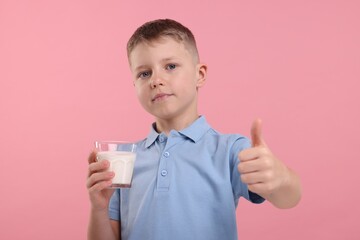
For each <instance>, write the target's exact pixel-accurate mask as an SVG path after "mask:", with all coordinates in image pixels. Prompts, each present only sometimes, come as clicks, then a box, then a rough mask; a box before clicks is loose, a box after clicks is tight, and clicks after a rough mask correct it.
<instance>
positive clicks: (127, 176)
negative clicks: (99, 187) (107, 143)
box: [97, 151, 136, 187]
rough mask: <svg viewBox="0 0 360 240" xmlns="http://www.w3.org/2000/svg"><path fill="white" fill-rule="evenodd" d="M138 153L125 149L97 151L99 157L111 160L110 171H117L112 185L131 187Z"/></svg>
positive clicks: (99, 158)
mask: <svg viewBox="0 0 360 240" xmlns="http://www.w3.org/2000/svg"><path fill="white" fill-rule="evenodd" d="M135 158H136V154H135V153H133V152H123V151H103V152H98V153H97V159H98V160H99V161H101V160H108V161H109V162H110V167H109V171H113V172H115V176H114V178H113V179H112V180H113V181H112V187H130V186H131V179H132V175H133V170H134V162H135Z"/></svg>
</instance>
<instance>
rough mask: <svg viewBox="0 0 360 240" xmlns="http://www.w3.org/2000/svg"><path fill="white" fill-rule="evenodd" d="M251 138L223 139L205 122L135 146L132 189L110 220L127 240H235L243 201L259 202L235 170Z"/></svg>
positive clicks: (114, 201)
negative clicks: (239, 154) (237, 220)
mask: <svg viewBox="0 0 360 240" xmlns="http://www.w3.org/2000/svg"><path fill="white" fill-rule="evenodd" d="M248 147H250V142H249V140H248V139H247V138H245V137H244V136H241V135H235V134H220V133H218V132H217V131H215V130H214V129H212V128H211V127H210V125H209V124H208V123H207V122H206V120H205V117H203V116H202V117H199V118H198V119H197V120H196V121H195V122H194V123H193V124H192V125H191V126H189V127H187V128H185V129H183V130H181V131H179V132H178V131H175V130H172V131H170V133H169V135H168V136H166V135H165V134H163V133H161V134H159V133H157V132H156V131H155V129H154V125H153V126H152V128H151V131H150V133H149V135H148V137H147V138H146V139H144V140H142V141H140V142H138V143H137V156H136V161H135V169H134V175H133V181H132V186H131V188H130V189H118V190H116V191H115V193H114V195H113V196H112V198H111V200H110V206H109V215H110V218H111V219H113V220H118V221H121V235H122V239H123V240H151V239H154V240H184V239H196V240H202V239H204V240H212V239H213V240H220V239H221V240H234V239H237V229H236V214H235V209H236V206H237V203H238V200H239V198H240V197H244V198H246V199H248V200H250V201H252V202H255V203H260V202H263V201H264V199H263V198H261V197H259V196H258V195H256V194H254V193H251V192H249V191H248V188H247V185H246V184H244V183H242V182H241V180H240V174H239V172H238V170H237V165H238V163H239V159H238V153H239V152H240V151H241V150H243V149H245V148H248Z"/></svg>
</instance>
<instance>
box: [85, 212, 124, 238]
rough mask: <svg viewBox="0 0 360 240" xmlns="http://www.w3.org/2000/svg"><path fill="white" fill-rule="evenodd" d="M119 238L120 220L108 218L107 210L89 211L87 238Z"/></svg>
mask: <svg viewBox="0 0 360 240" xmlns="http://www.w3.org/2000/svg"><path fill="white" fill-rule="evenodd" d="M100 239H101V240H119V239H121V237H120V222H119V221H115V220H111V219H109V216H108V212H107V211H94V210H92V211H90V222H89V227H88V240H100Z"/></svg>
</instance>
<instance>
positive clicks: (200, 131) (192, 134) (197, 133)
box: [145, 116, 211, 148]
mask: <svg viewBox="0 0 360 240" xmlns="http://www.w3.org/2000/svg"><path fill="white" fill-rule="evenodd" d="M210 128H211V127H210V125H209V124H208V123H207V121H206V119H205V117H204V116H200V117H199V118H198V119H196V120H195V121H194V122H193V123H192V124H191V125H190V126H188V127H187V128H184V129H183V130H181V131H179V133H180V134H182V135H184V136H185V137H187V138H189V139H191V140H192V141H193V142H197V141H199V140H200V138H201V137H202V136H203V135H204V134H205V133H206V132H207V131H208V130H209V129H210ZM159 135H160V134H159V133H158V132H156V130H155V123H153V124H152V125H151V129H150V133H149V135H148V136H147V139H146V143H145V147H146V148H148V147H150V146H151V144H153V143H154V142H155V141H156V139H157V138H158V137H159Z"/></svg>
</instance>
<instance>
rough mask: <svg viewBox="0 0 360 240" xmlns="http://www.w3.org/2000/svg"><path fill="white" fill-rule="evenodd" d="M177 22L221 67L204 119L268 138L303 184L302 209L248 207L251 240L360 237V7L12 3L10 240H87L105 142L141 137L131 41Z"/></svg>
mask: <svg viewBox="0 0 360 240" xmlns="http://www.w3.org/2000/svg"><path fill="white" fill-rule="evenodd" d="M165 17H168V18H173V19H176V20H178V21H180V22H182V23H183V24H185V25H186V26H188V27H189V28H190V29H192V31H193V32H194V34H195V36H196V38H197V41H198V46H199V51H200V54H201V60H202V61H203V62H206V63H207V64H208V67H209V75H208V82H207V85H206V86H205V87H204V88H203V89H201V91H200V97H201V100H200V111H201V113H202V114H204V115H205V116H206V117H207V120H208V121H209V122H210V123H211V124H212V126H213V127H215V128H216V129H218V130H219V131H221V132H224V133H230V132H232V133H235V132H236V133H243V134H245V135H249V131H250V125H251V122H252V120H253V119H254V118H256V117H257V116H259V117H261V118H262V119H263V123H264V124H263V129H264V130H263V132H264V138H265V140H266V141H267V143H268V145H270V147H271V148H272V150H273V152H275V153H276V154H277V155H278V156H279V157H280V158H281V159H282V160H283V161H284V162H286V163H287V164H288V165H289V166H291V167H292V168H294V169H296V171H297V172H298V173H299V174H300V176H301V178H302V184H303V199H302V201H301V203H300V205H299V206H298V207H296V208H294V209H291V210H278V209H275V208H274V207H272V206H271V205H270V204H269V203H265V204H263V205H260V206H258V205H252V204H250V203H248V202H246V201H240V204H239V207H238V211H237V216H238V231H239V238H240V239H261V238H264V239H269V240H270V239H292V240H300V239H324V240H325V239H326V240H329V239H330V240H331V239H334V240H335V239H360V225H359V217H360V207H359V202H360V193H359V189H360V188H359V183H360V181H359V180H360V178H359V175H360V174H359V168H360V164H359V162H360V150H359V148H360V137H359V136H360V127H359V123H360V98H359V88H360V44H359V43H360V3H359V1H356V0H354V1H350V0H349V1H346V0H338V1H331V0H326V1H325V0H324V1H320V0H318V1H317V0H309V1H286V0H279V1H278V0H275V1H267V0H263V1H260V0H258V1H237V0H233V1H229V0H223V1H204V0H203V1H193V0H186V1H185V0H183V1H177V2H171V1H170V2H169V1H161V0H156V1H142V2H141V3H140V2H137V1H120V0H117V1H115V0H113V1H88V0H86V1H85V0H84V1H81V0H71V1H70V0H68V1H45V0H43V1H40V0H37V1H30V0H29V1H24V0H19V1H12V0H1V1H0V152H1V160H0V194H1V195H0V196H1V197H0V239H37V240H42V239H53V240H57V239H85V238H86V228H87V222H88V209H89V202H88V196H87V191H86V188H85V181H86V174H87V156H88V154H89V152H90V151H91V149H92V147H93V142H94V140H96V139H118V140H138V139H140V138H143V137H145V136H146V135H147V133H148V130H149V125H150V123H151V122H152V117H151V116H148V115H147V113H146V112H145V111H144V110H142V109H141V107H140V104H139V103H138V102H137V99H136V97H135V91H134V88H133V86H132V83H131V79H130V72H129V70H128V66H127V59H126V54H125V44H126V42H127V40H128V38H129V37H130V35H131V34H132V32H133V31H134V30H135V28H136V27H138V26H139V25H140V24H142V23H144V22H145V21H148V20H152V19H155V18H165Z"/></svg>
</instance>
